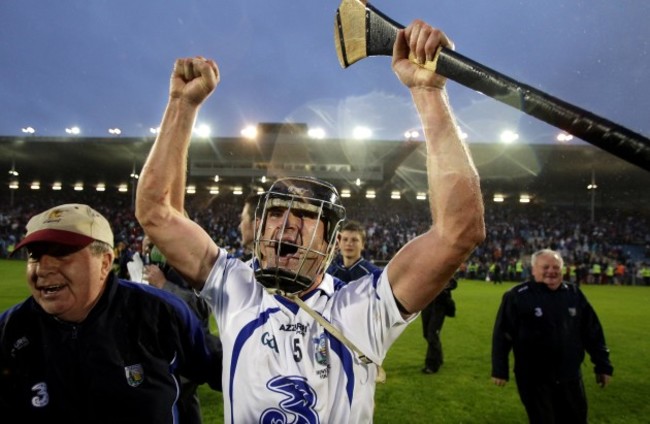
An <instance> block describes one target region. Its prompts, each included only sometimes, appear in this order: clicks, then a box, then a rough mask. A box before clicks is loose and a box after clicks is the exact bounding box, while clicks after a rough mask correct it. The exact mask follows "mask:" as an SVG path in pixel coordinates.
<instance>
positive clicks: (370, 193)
mask: <svg viewBox="0 0 650 424" xmlns="http://www.w3.org/2000/svg"><path fill="white" fill-rule="evenodd" d="M375 197H377V193H375V190H368V191H366V199H374V198H375Z"/></svg>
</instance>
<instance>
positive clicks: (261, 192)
mask: <svg viewBox="0 0 650 424" xmlns="http://www.w3.org/2000/svg"><path fill="white" fill-rule="evenodd" d="M257 194H259V195H262V194H264V189H263V188H262V187H257Z"/></svg>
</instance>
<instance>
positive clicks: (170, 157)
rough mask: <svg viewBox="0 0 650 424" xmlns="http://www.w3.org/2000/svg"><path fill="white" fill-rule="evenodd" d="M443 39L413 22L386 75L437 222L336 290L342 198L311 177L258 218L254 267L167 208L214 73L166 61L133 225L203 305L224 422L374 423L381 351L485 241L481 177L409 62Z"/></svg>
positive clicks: (264, 204) (280, 187) (440, 93)
mask: <svg viewBox="0 0 650 424" xmlns="http://www.w3.org/2000/svg"><path fill="white" fill-rule="evenodd" d="M450 44H451V43H450V42H449V40H448V39H447V38H446V36H445V35H444V34H443V33H442V32H441V31H439V30H437V29H434V28H432V27H431V26H429V25H427V24H425V23H424V22H422V21H417V20H416V21H414V22H413V23H412V24H411V25H409V26H408V27H407V28H406V29H405V30H401V31H400V32H399V34H398V37H397V41H396V43H395V47H394V51H393V60H392V68H393V70H394V71H395V73H396V74H397V77H398V78H399V80H400V81H401V82H402V83H403V84H404V85H405V86H406V87H407V88H408V89H409V91H410V94H411V96H412V98H413V101H414V103H415V106H416V108H417V110H418V112H419V115H420V118H421V120H422V123H423V126H424V129H425V136H426V143H427V172H428V182H429V188H430V193H429V195H430V210H431V215H432V218H433V222H434V224H433V226H432V227H431V228H430V229H429V230H428V231H427V232H425V233H424V234H422V235H420V236H419V237H417V238H415V239H414V240H412V241H411V242H409V243H408V244H406V245H405V246H404V247H402V249H401V250H400V251H399V252H398V253H397V254H396V255H395V256H394V258H393V259H392V260H391V262H390V263H389V264H388V265H387V266H386V268H385V269H384V270H383V272H382V273H381V274H377V275H372V274H370V275H367V276H366V277H363V278H362V279H359V280H357V281H356V282H354V283H352V284H348V285H335V284H334V280H333V279H332V277H331V276H329V275H327V274H326V273H325V270H326V269H327V266H328V262H329V260H330V258H331V255H332V252H333V249H334V247H335V239H336V234H337V231H338V227H339V225H340V223H341V221H342V220H343V219H344V218H345V209H344V208H343V207H342V205H341V202H340V199H339V196H338V192H337V190H336V189H335V188H334V186H332V185H331V184H329V183H326V182H324V181H320V180H317V179H314V178H310V177H299V178H281V179H279V180H278V181H276V182H275V183H274V184H273V185H272V186H271V188H270V189H269V190H268V192H266V193H265V194H264V195H263V199H262V200H261V201H260V205H259V207H258V211H257V214H256V216H257V217H259V219H260V229H259V231H256V234H255V242H254V243H255V245H254V246H255V248H254V251H255V252H254V253H255V256H256V258H255V260H256V263H255V264H254V266H253V267H250V266H248V265H246V264H244V263H243V262H241V261H239V260H237V259H234V258H229V257H228V255H227V252H226V251H225V250H224V249H222V248H219V247H218V246H217V245H216V244H215V243H214V241H213V240H212V239H211V238H210V237H209V235H208V234H207V233H206V232H205V231H204V230H203V229H202V228H201V227H200V226H199V225H197V224H196V223H194V222H192V221H191V220H189V219H187V218H186V217H185V216H184V215H183V213H182V211H181V210H179V208H178V207H174V205H178V199H177V198H176V199H174V197H175V196H177V194H178V193H182V192H183V190H182V188H183V187H184V185H185V174H186V161H187V149H188V145H189V142H190V137H191V132H192V126H193V124H194V120H195V118H196V115H197V113H198V111H199V108H200V106H201V104H202V103H203V102H204V101H205V100H206V99H207V98H208V96H209V95H210V94H211V93H212V92H213V91H214V89H215V88H216V86H217V84H218V83H219V78H220V76H219V70H218V67H217V64H216V63H215V62H214V61H212V60H206V59H204V58H201V57H197V58H188V59H179V60H177V61H176V64H175V66H174V70H173V73H172V78H171V83H170V85H171V87H170V95H169V102H168V105H167V108H166V111H165V114H164V117H163V121H162V126H161V131H160V133H159V135H158V138H157V140H156V142H155V144H154V146H153V148H152V150H151V152H150V154H149V157H148V159H147V162H146V163H145V166H144V168H143V170H142V173H141V177H140V180H139V184H138V191H137V202H136V216H137V218H138V220H139V221H140V224H141V225H142V226H143V227H144V230H145V232H146V233H147V234H148V235H149V236H150V237H151V238H152V240H153V241H154V243H155V244H156V245H157V246H158V247H159V248H160V249H161V251H162V252H163V253H164V255H165V256H166V257H167V260H168V262H169V263H170V264H171V265H172V266H174V268H175V269H177V270H178V271H180V272H181V273H182V274H183V275H184V276H185V278H186V279H187V280H188V281H189V282H191V284H193V285H194V287H195V288H196V289H197V290H199V291H200V293H201V296H204V297H205V298H206V299H208V301H209V302H210V303H211V305H212V307H213V310H214V315H215V318H216V321H217V325H218V327H219V331H220V336H221V339H222V342H223V348H224V373H223V387H224V390H223V393H224V402H225V405H224V414H225V420H226V422H273V421H278V422H280V421H282V422H285V421H288V420H294V419H296V417H300V419H301V421H303V422H312V423H315V422H323V423H324V422H331V423H334V422H336V423H339V422H341V423H342V422H371V421H372V419H373V416H372V414H373V408H374V400H373V397H374V390H375V379H376V378H378V377H381V368H380V364H381V362H382V360H383V359H384V357H385V355H386V352H387V350H388V348H389V347H390V346H391V344H392V343H393V342H394V341H395V339H396V338H397V337H398V336H399V334H400V333H401V332H402V331H403V330H404V328H405V326H406V324H408V323H410V322H412V321H413V320H414V318H415V317H416V313H417V312H418V311H420V310H421V309H422V308H424V307H425V306H426V305H427V304H428V303H429V302H430V301H431V300H432V299H433V298H434V297H435V296H436V295H437V294H438V293H439V292H440V291H441V290H442V289H443V288H444V286H445V285H446V284H447V282H448V281H449V279H450V278H451V277H452V275H453V274H454V272H455V271H456V269H457V268H458V267H459V266H460V264H461V263H462V262H463V260H464V259H466V257H467V256H468V255H469V253H470V252H471V251H472V250H473V249H474V247H475V246H476V245H477V244H478V243H480V242H481V241H482V240H483V238H484V236H485V228H484V222H483V203H482V199H481V194H480V193H481V191H480V187H479V179H478V175H477V173H476V170H475V168H474V165H473V163H472V160H471V158H470V156H469V154H468V150H467V148H466V146H465V145H464V144H463V143H462V142H461V140H460V138H459V136H458V130H457V126H456V124H455V122H454V119H453V117H452V113H451V110H450V107H449V105H448V100H447V95H446V91H445V89H444V83H445V79H444V78H443V77H441V76H439V75H437V74H435V73H433V72H431V71H428V70H426V69H424V68H423V67H421V66H418V65H417V64H416V63H414V62H412V61H410V60H409V59H408V56H409V52H411V53H413V54H414V56H415V58H417V61H418V62H419V63H424V62H425V60H431V59H432V58H433V56H434V53H435V51H436V49H437V47H438V46H439V45H446V46H449V45H450Z"/></svg>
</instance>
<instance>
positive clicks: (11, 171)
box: [9, 168, 19, 177]
mask: <svg viewBox="0 0 650 424" xmlns="http://www.w3.org/2000/svg"><path fill="white" fill-rule="evenodd" d="M9 175H11V176H12V177H17V176H18V175H19V174H18V171H16V170H15V169H14V168H11V169H10V170H9Z"/></svg>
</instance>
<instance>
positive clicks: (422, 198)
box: [415, 191, 427, 200]
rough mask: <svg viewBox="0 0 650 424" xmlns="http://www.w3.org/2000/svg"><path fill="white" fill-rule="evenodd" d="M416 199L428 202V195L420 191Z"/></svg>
mask: <svg viewBox="0 0 650 424" xmlns="http://www.w3.org/2000/svg"><path fill="white" fill-rule="evenodd" d="M415 198H416V199H417V200H427V194H426V193H425V192H423V191H419V192H418V194H417V195H416V196H415Z"/></svg>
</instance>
